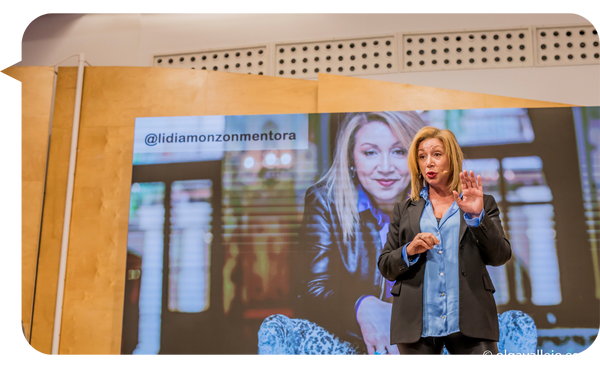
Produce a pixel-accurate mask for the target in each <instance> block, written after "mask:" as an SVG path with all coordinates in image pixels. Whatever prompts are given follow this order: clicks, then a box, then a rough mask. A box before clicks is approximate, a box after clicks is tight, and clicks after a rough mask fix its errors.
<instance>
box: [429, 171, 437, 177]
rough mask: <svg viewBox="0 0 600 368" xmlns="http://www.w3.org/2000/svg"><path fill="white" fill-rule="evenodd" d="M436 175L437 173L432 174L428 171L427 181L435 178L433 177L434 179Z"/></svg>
mask: <svg viewBox="0 0 600 368" xmlns="http://www.w3.org/2000/svg"><path fill="white" fill-rule="evenodd" d="M436 175H437V173H436V172H433V171H429V172H427V177H428V178H429V179H433V178H435V177H436Z"/></svg>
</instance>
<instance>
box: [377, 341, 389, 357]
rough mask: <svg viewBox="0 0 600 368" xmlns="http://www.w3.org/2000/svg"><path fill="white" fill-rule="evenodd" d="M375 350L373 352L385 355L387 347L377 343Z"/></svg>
mask: <svg viewBox="0 0 600 368" xmlns="http://www.w3.org/2000/svg"><path fill="white" fill-rule="evenodd" d="M376 348H377V349H376V350H375V351H378V352H379V353H381V355H384V354H387V350H386V348H387V347H386V345H385V344H384V343H378V344H377V346H376Z"/></svg>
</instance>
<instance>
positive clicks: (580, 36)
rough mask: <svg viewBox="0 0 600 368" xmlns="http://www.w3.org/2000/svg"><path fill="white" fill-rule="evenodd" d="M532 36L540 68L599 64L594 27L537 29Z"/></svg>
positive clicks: (599, 54) (598, 48) (598, 50)
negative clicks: (533, 36)
mask: <svg viewBox="0 0 600 368" xmlns="http://www.w3.org/2000/svg"><path fill="white" fill-rule="evenodd" d="M534 34H535V49H536V61H537V64H538V65H540V66H559V65H584V64H600V47H599V46H598V32H597V31H596V29H595V28H594V26H582V25H579V26H560V27H537V28H535V30H534Z"/></svg>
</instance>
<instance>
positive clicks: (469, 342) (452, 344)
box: [396, 332, 498, 355]
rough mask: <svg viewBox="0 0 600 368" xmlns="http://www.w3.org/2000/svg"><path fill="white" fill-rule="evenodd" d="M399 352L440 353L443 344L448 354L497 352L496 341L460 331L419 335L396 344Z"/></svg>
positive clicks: (489, 353)
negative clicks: (411, 341) (406, 342)
mask: <svg viewBox="0 0 600 368" xmlns="http://www.w3.org/2000/svg"><path fill="white" fill-rule="evenodd" d="M396 345H397V346H398V350H399V351H400V354H442V351H443V348H444V345H445V346H446V349H447V350H448V353H450V354H478V355H491V354H494V355H495V354H498V346H497V345H496V341H493V340H484V339H476V338H473V337H468V336H465V335H463V334H461V333H460V332H456V333H453V334H450V335H448V336H442V337H421V339H419V341H417V342H415V343H411V344H396Z"/></svg>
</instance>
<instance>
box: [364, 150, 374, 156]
mask: <svg viewBox="0 0 600 368" xmlns="http://www.w3.org/2000/svg"><path fill="white" fill-rule="evenodd" d="M363 153H364V155H365V156H373V155H374V154H376V153H377V151H375V150H368V151H364V152H363Z"/></svg>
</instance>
